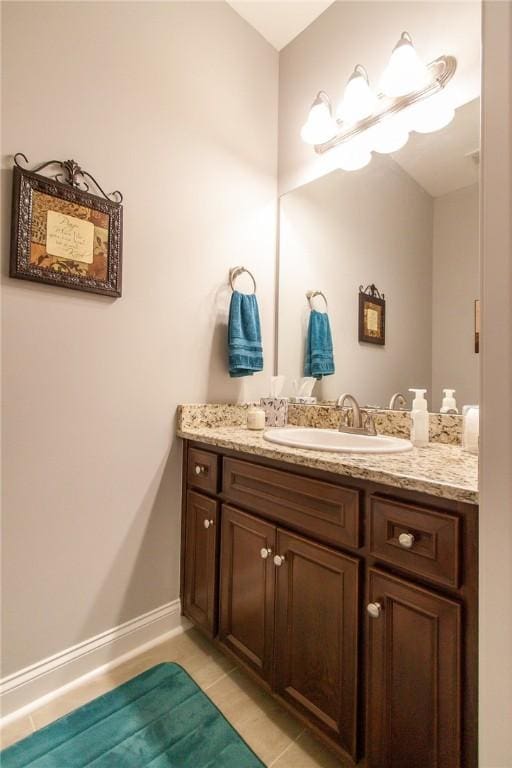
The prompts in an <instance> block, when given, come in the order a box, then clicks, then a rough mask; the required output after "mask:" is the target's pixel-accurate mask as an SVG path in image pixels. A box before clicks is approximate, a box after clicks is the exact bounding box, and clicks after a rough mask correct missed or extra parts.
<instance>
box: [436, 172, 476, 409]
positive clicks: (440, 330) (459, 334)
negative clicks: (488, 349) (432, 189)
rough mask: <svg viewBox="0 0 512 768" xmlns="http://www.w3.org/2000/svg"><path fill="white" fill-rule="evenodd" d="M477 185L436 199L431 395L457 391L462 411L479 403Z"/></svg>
mask: <svg viewBox="0 0 512 768" xmlns="http://www.w3.org/2000/svg"><path fill="white" fill-rule="evenodd" d="M478 206H479V200H478V184H472V185H471V186H470V187H464V188H463V189H458V190H456V191H455V192H449V193H448V194H447V195H442V196H441V197H437V198H436V199H435V200H434V242H433V279H432V283H433V284H432V396H433V409H434V410H438V409H439V408H440V406H441V397H442V390H443V389H444V388H446V387H450V388H452V389H456V390H457V391H456V395H455V396H456V398H457V403H458V405H459V408H461V407H462V406H463V405H466V404H469V403H478V402H479V392H478V389H479V387H478V379H479V362H480V361H479V356H478V355H477V354H476V353H475V344H474V302H475V299H477V298H478V297H479V295H480V285H479V281H480V271H479V258H480V254H479V251H480V242H479V232H478V219H479V213H478Z"/></svg>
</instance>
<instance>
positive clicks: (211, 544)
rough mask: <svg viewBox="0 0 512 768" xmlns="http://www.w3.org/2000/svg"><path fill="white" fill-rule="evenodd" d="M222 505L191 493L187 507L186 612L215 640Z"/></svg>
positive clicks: (184, 602)
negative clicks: (218, 548) (219, 523)
mask: <svg viewBox="0 0 512 768" xmlns="http://www.w3.org/2000/svg"><path fill="white" fill-rule="evenodd" d="M217 508H218V503H217V502H216V501H214V500H213V499H209V498H208V497H206V496H203V495H202V494H200V493H196V492H195V491H188V493H187V503H186V505H185V515H186V524H185V546H184V550H183V556H184V558H185V563H184V582H183V609H184V611H185V613H186V615H187V616H188V617H189V618H190V619H192V621H193V622H194V623H195V624H196V625H197V626H199V627H200V628H201V629H202V630H203V631H205V632H206V633H207V634H208V635H211V636H212V637H213V636H214V635H215V634H216V631H217V626H216V624H217V581H218V579H217V555H216V553H217V541H218V532H217V529H218V520H217V517H218V515H217Z"/></svg>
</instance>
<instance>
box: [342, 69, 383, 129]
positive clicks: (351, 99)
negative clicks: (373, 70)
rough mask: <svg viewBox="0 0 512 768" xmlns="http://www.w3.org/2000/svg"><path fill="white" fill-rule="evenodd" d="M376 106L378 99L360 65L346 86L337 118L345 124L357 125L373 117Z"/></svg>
mask: <svg viewBox="0 0 512 768" xmlns="http://www.w3.org/2000/svg"><path fill="white" fill-rule="evenodd" d="M376 106H377V97H376V96H375V94H374V93H373V91H372V89H371V88H370V84H369V82H368V76H367V75H366V72H365V70H364V69H363V67H361V66H360V65H358V66H357V67H356V68H355V69H354V72H353V73H352V75H351V76H350V79H349V81H348V83H347V85H346V86H345V92H344V94H343V101H342V102H341V104H340V105H339V107H338V110H337V116H338V117H339V118H340V119H341V120H343V121H344V122H347V123H357V122H359V120H364V118H365V117H368V116H369V115H371V114H372V113H373V112H374V111H375V109H376Z"/></svg>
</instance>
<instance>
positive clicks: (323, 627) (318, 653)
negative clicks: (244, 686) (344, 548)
mask: <svg viewBox="0 0 512 768" xmlns="http://www.w3.org/2000/svg"><path fill="white" fill-rule="evenodd" d="M276 550H277V555H278V563H279V559H280V560H281V564H277V565H276V574H277V580H276V624H275V632H276V637H275V678H274V680H275V688H276V693H277V694H278V695H279V696H280V697H282V698H283V699H284V700H285V701H286V702H288V704H291V705H292V706H293V707H294V708H295V709H296V710H297V711H298V712H299V713H301V714H302V715H304V716H306V717H307V718H308V720H309V721H310V722H312V723H314V724H315V725H316V726H318V727H319V728H320V729H322V731H324V732H325V733H327V734H328V735H329V736H330V737H331V738H332V739H333V740H334V741H336V743H337V744H339V745H341V746H342V747H343V749H344V750H345V751H346V752H347V753H348V754H349V755H350V756H351V757H353V758H354V759H355V757H356V750H357V744H356V730H357V644H358V581H359V577H358V574H359V561H358V560H357V559H355V558H353V557H348V556H345V555H342V554H340V553H339V552H336V551H334V550H332V549H329V548H327V547H324V546H321V545H319V544H314V543H312V542H311V541H308V540H307V539H303V538H301V537H299V536H295V535H293V534H290V533H286V532H284V531H281V530H280V529H279V530H278V533H277V545H276Z"/></svg>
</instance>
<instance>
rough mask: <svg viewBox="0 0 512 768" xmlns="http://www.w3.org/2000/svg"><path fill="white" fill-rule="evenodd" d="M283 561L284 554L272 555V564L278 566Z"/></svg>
mask: <svg viewBox="0 0 512 768" xmlns="http://www.w3.org/2000/svg"><path fill="white" fill-rule="evenodd" d="M283 563H284V555H274V565H277V567H278V568H279V567H280V566H281V565H282V564H283Z"/></svg>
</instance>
